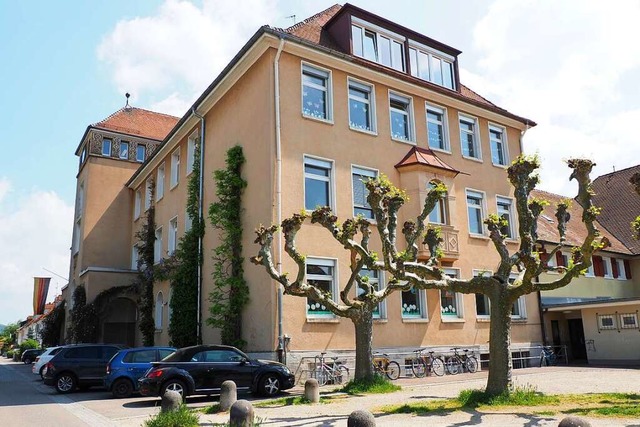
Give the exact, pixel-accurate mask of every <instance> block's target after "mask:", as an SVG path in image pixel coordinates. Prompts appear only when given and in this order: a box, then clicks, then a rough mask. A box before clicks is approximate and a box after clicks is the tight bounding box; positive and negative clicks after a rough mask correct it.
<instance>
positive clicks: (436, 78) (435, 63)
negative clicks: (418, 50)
mask: <svg viewBox="0 0 640 427" xmlns="http://www.w3.org/2000/svg"><path fill="white" fill-rule="evenodd" d="M441 62H442V61H440V59H438V58H436V57H433V56H432V57H431V81H432V82H434V83H436V84H439V85H442V65H441Z"/></svg>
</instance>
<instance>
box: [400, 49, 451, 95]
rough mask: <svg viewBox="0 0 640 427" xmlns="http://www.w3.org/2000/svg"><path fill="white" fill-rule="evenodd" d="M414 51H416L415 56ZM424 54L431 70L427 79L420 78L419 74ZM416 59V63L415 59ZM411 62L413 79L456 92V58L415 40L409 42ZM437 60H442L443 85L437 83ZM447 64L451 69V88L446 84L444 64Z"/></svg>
mask: <svg viewBox="0 0 640 427" xmlns="http://www.w3.org/2000/svg"><path fill="white" fill-rule="evenodd" d="M412 51H415V55H414V54H413V52H412ZM419 53H422V54H423V55H425V56H426V57H427V62H428V64H427V66H428V69H429V77H428V78H427V79H425V78H424V77H423V76H420V74H419V73H418V69H419V67H418V63H419V62H420V55H419ZM414 57H415V60H416V61H415V63H414V60H413V58H414ZM408 58H409V62H410V63H411V75H412V76H413V77H417V78H419V79H421V80H426V81H429V82H431V83H433V84H436V85H438V86H441V87H445V88H447V89H451V90H456V75H455V73H456V67H455V57H453V56H451V55H447V54H446V53H444V52H440V51H439V50H436V49H433V48H431V47H428V46H425V45H423V44H421V43H418V42H416V41H415V40H409V54H408ZM435 59H438V60H440V64H441V66H440V75H441V77H442V83H438V82H437V81H436V73H435V66H434V63H435ZM443 63H446V64H448V65H449V67H450V71H451V86H448V85H446V84H445V79H444V73H443V72H442V70H443V68H442V64H443Z"/></svg>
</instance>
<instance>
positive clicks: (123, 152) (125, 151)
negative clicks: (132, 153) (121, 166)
mask: <svg viewBox="0 0 640 427" xmlns="http://www.w3.org/2000/svg"><path fill="white" fill-rule="evenodd" d="M120 158H121V159H128V158H129V143H128V142H121V143H120Z"/></svg>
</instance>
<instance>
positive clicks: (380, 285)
mask: <svg viewBox="0 0 640 427" xmlns="http://www.w3.org/2000/svg"><path fill="white" fill-rule="evenodd" d="M362 270H369V269H368V268H366V267H363V268H362ZM362 270H361V271H362ZM377 272H378V278H371V277H369V283H375V284H376V289H377V290H378V291H380V290H382V289H384V285H385V283H386V282H385V280H384V271H383V270H377ZM354 286H355V288H356V289H355V292H356V297H357V296H358V295H360V294H362V290H361V289H360V288H359V287H358V284H357V283H356V284H355V285H354ZM386 302H387V300H386V299H384V300H382V301H380V303H379V304H378V314H375V313H374V314H373V318H374V319H375V320H385V319H387V304H386Z"/></svg>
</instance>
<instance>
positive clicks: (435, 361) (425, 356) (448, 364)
mask: <svg viewBox="0 0 640 427" xmlns="http://www.w3.org/2000/svg"><path fill="white" fill-rule="evenodd" d="M451 351H452V352H453V354H450V355H447V356H442V355H436V354H435V352H434V351H427V350H426V349H417V350H414V354H415V355H414V357H413V358H412V359H411V371H412V372H413V375H414V376H415V377H417V378H423V377H425V376H427V375H436V376H439V377H441V376H443V375H444V374H445V373H447V374H450V375H457V374H459V373H461V372H470V373H474V372H476V371H477V370H478V359H477V358H476V356H475V355H474V353H473V351H472V350H469V349H466V348H465V349H461V348H460V347H454V348H452V349H451ZM460 351H462V352H460Z"/></svg>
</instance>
